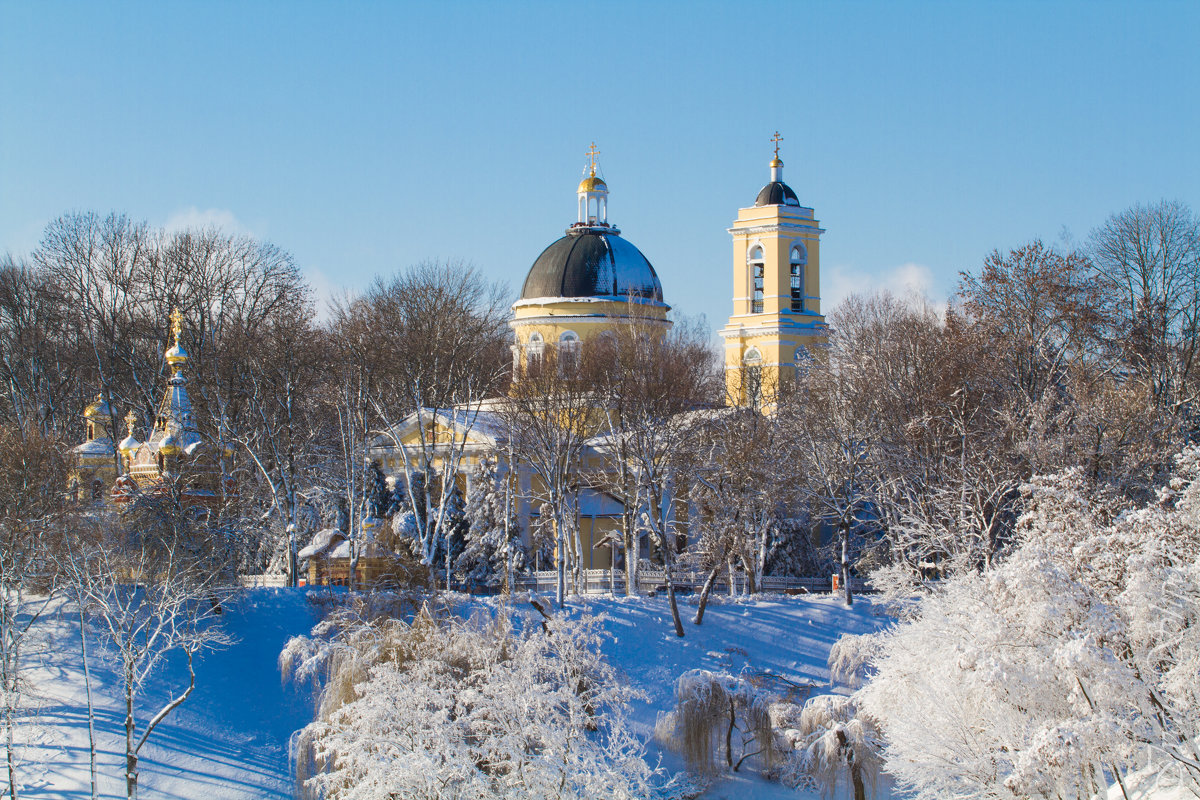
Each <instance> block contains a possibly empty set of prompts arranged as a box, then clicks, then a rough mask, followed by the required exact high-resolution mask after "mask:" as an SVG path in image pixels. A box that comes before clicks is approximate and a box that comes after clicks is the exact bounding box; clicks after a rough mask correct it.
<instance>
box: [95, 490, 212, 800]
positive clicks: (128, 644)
mask: <svg viewBox="0 0 1200 800" xmlns="http://www.w3.org/2000/svg"><path fill="white" fill-rule="evenodd" d="M229 544H230V543H229V541H228V538H227V536H226V535H224V534H223V533H222V532H221V531H218V530H214V529H212V528H210V527H209V526H208V525H207V524H205V523H204V522H203V521H202V519H201V518H200V517H198V515H197V514H196V513H195V511H194V510H193V509H190V508H188V507H186V506H185V505H184V504H183V495H182V493H181V487H178V486H168V487H167V489H166V490H165V491H164V492H163V493H161V494H160V495H158V496H155V497H143V498H141V499H140V500H139V502H138V504H137V506H135V508H134V509H132V510H130V511H128V512H126V513H124V514H122V515H121V516H118V517H114V518H112V519H111V520H110V521H109V523H108V524H107V525H104V526H103V527H102V528H101V530H100V536H99V537H98V538H97V540H96V541H95V542H93V543H90V544H87V543H85V544H84V545H82V546H81V547H80V548H79V551H78V557H79V558H80V559H81V560H82V567H81V569H80V573H81V574H82V575H83V576H85V577H84V581H85V582H84V585H83V591H82V592H81V596H82V599H83V600H84V601H85V603H86V605H87V607H88V609H89V610H90V611H91V612H92V614H93V615H94V616H95V618H96V619H97V620H98V622H99V625H100V627H101V629H102V630H103V631H104V634H105V637H106V638H107V639H108V641H109V642H110V646H111V649H112V651H113V653H114V654H115V658H116V660H117V662H118V666H119V669H120V674H121V691H122V699H123V701H124V706H125V726H124V727H125V785H126V794H127V796H128V797H129V798H131V800H132V798H136V797H137V788H138V754H139V753H140V752H141V749H142V747H143V746H144V745H145V744H146V741H147V740H148V739H149V737H150V735H151V734H152V733H153V732H154V729H155V728H156V727H157V726H158V725H159V724H160V723H161V722H162V721H163V720H164V719H166V718H167V717H168V716H169V715H170V714H171V712H173V711H174V710H175V709H176V708H178V707H179V706H180V705H181V704H182V703H183V702H184V701H185V700H187V698H188V697H189V696H190V695H191V693H192V691H193V690H194V689H195V686H196V672H195V658H196V656H197V655H198V654H199V653H201V652H202V651H204V650H206V649H213V648H219V647H223V646H226V645H228V644H229V643H230V641H231V640H230V638H229V636H228V635H227V634H226V633H225V631H224V630H223V629H222V627H221V626H220V625H219V623H218V620H217V619H216V618H217V617H218V615H219V614H220V613H221V608H222V606H221V604H222V602H223V601H224V600H225V598H226V597H227V596H228V595H229V593H230V592H231V591H232V588H231V587H232V586H233V582H232V580H231V579H232V571H231V569H230V568H229V566H228V565H229V563H230V561H229V553H228V545H229ZM172 652H179V653H182V654H183V656H184V657H185V659H186V663H187V672H188V683H187V685H186V686H185V687H183V688H182V689H179V690H176V691H174V692H173V693H172V694H171V696H170V697H169V699H168V700H167V701H166V702H165V703H164V704H163V705H162V706H161V707H159V708H158V710H157V711H155V712H154V713H153V714H152V715H151V716H150V718H149V719H148V720H146V721H145V722H144V723H143V724H142V725H141V726H139V724H138V719H137V701H138V698H139V697H140V696H141V694H142V691H143V689H145V687H146V686H148V685H149V684H150V683H151V682H152V681H154V680H156V679H157V678H158V677H159V674H160V668H161V666H162V664H163V661H164V659H165V658H166V657H167V656H168V654H170V653H172Z"/></svg>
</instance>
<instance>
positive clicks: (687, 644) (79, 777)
mask: <svg viewBox="0 0 1200 800" xmlns="http://www.w3.org/2000/svg"><path fill="white" fill-rule="evenodd" d="M487 602H488V601H482V600H472V601H470V605H474V604H476V603H481V604H482V603H487ZM570 605H571V607H572V608H573V609H577V610H582V609H585V608H586V609H588V610H590V611H591V612H593V613H603V614H605V615H607V617H608V619H607V621H606V622H605V627H606V628H607V630H608V631H609V632H611V633H612V635H613V639H612V640H611V641H609V642H608V643H607V644H606V645H605V648H604V649H605V653H606V655H607V656H608V657H609V658H610V660H611V661H612V662H613V663H614V664H615V665H617V666H618V668H619V669H620V670H622V671H623V672H624V673H625V674H626V675H627V677H628V679H629V680H630V682H632V683H633V684H634V685H636V686H637V687H638V688H640V689H642V690H643V691H645V692H646V693H647V695H648V696H649V699H648V700H647V701H646V702H640V703H638V704H637V705H636V707H635V709H634V719H635V722H636V724H637V727H638V730H639V731H640V732H642V733H643V734H644V735H645V736H646V737H647V739H649V738H650V736H651V734H652V732H653V727H654V722H655V719H656V717H657V715H658V713H659V712H660V711H666V710H668V709H669V708H671V706H672V704H673V699H674V698H673V690H674V681H675V678H676V677H677V676H678V675H679V674H680V673H682V672H684V671H686V670H689V669H693V668H697V667H699V668H704V669H710V670H726V671H731V672H735V673H736V672H739V671H741V670H743V669H747V670H750V671H753V672H770V673H773V674H776V675H780V676H782V677H784V678H787V679H789V680H792V681H804V680H809V681H813V682H815V683H817V684H819V686H818V688H817V689H815V691H816V692H823V691H829V689H828V680H829V673H828V669H827V668H826V664H825V662H826V659H827V657H828V654H829V648H830V646H831V645H832V644H833V642H834V641H836V639H837V638H838V636H840V635H841V634H842V633H846V632H848V633H865V632H869V631H874V630H878V629H879V628H880V627H882V626H883V625H885V624H886V623H887V619H886V618H885V617H882V616H877V615H875V614H874V613H872V611H873V609H872V606H871V602H870V598H866V597H864V598H859V599H858V600H857V601H856V602H855V604H854V606H853V607H852V608H850V609H847V608H845V607H844V606H843V605H842V604H841V602H840V600H839V599H837V598H832V597H829V596H824V595H811V596H807V597H778V598H770V599H766V600H761V601H757V602H752V603H743V602H730V601H728V600H727V599H725V598H717V599H715V600H714V601H713V603H711V604H710V605H709V608H708V611H707V612H706V614H705V619H704V624H703V625H701V626H699V627H697V626H695V625H692V623H691V618H692V617H693V616H694V614H695V607H694V605H689V604H688V602H687V598H684V600H683V605H682V607H681V611H682V613H683V615H684V619H685V627H686V629H687V636H686V637H685V638H683V639H679V638H677V637H676V636H675V634H674V631H673V628H672V626H671V621H670V613H669V611H668V608H667V604H666V600H665V599H663V598H637V599H623V598H616V599H614V598H599V597H597V598H590V599H586V600H580V601H575V602H572V603H571V604H570ZM515 607H516V609H517V610H520V611H522V612H524V611H526V610H528V609H529V608H530V606H529V605H528V604H527V603H524V602H522V601H518V602H516V604H515ZM315 620H316V610H315V609H314V607H313V606H312V605H311V604H309V603H308V602H307V601H306V600H305V594H304V592H303V591H295V590H287V589H254V590H251V591H249V592H248V593H247V594H246V595H244V596H243V598H242V599H241V600H240V601H239V602H238V603H237V604H236V606H234V607H232V608H230V609H229V611H228V613H227V614H226V624H227V625H228V626H229V630H230V631H231V632H232V633H233V634H234V635H235V636H236V637H237V640H238V641H237V643H236V644H235V645H234V646H233V647H231V648H230V649H228V650H225V651H222V652H217V653H210V654H207V655H206V656H205V657H204V659H203V660H202V661H201V662H200V664H199V665H198V667H197V687H196V691H195V693H194V694H193V695H192V697H190V698H189V699H188V701H187V702H186V703H184V705H183V706H181V707H180V708H179V709H178V710H177V711H176V712H175V713H174V714H173V715H172V716H171V717H170V718H168V720H167V721H166V722H164V723H163V724H162V725H161V726H160V727H159V728H158V729H157V730H156V731H155V732H154V734H153V735H152V736H151V738H150V742H149V743H148V744H147V745H146V747H145V748H144V749H143V752H142V761H141V774H142V779H141V786H142V787H143V789H144V790H145V794H146V796H148V797H159V798H170V799H171V800H241V799H242V798H247V799H248V798H264V797H265V798H285V797H290V796H291V790H290V781H289V777H288V761H287V743H288V738H289V737H290V735H291V734H292V732H293V731H295V730H296V729H298V728H300V727H302V726H303V725H304V724H305V723H306V722H308V720H309V719H310V718H311V705H310V701H309V698H308V695H307V693H306V692H305V691H303V690H302V688H298V687H295V686H283V685H282V684H281V682H280V678H279V672H278V670H277V668H276V658H277V656H278V654H279V651H280V649H281V648H282V646H283V644H284V642H285V641H286V640H287V639H288V638H289V637H290V636H293V635H296V634H302V633H307V632H308V630H309V629H310V628H311V626H312V625H313V623H314V622H315ZM50 627H52V628H53V633H54V635H55V636H56V637H57V641H56V646H55V649H54V654H53V656H52V657H51V659H50V663H49V664H48V665H47V666H46V667H45V668H44V669H42V670H41V671H40V672H39V674H38V676H37V679H38V682H39V685H40V690H41V692H42V693H43V694H44V695H45V697H46V701H45V703H44V708H43V722H44V724H45V725H46V726H47V727H48V728H49V730H50V733H51V734H52V741H50V742H49V743H47V744H45V745H43V746H41V747H40V748H38V749H36V750H32V751H31V752H28V753H27V758H26V761H27V764H26V767H25V768H24V772H23V774H24V776H25V782H26V787H25V796H26V797H30V798H48V799H51V800H59V799H60V798H61V799H64V800H65V798H79V797H86V796H87V787H88V769H87V729H86V707H85V704H84V698H83V688H82V679H81V670H80V662H79V656H78V639H77V636H78V628H77V623H75V622H73V621H72V620H71V619H70V618H69V617H64V618H57V619H54V620H52V621H51V623H50ZM93 673H94V674H93V681H94V690H93V692H94V697H95V701H96V704H97V708H98V728H99V731H98V733H99V737H100V738H99V745H100V747H99V749H100V763H99V771H100V773H101V792H102V796H104V797H123V796H124V785H123V782H122V781H121V778H120V776H121V760H122V757H123V738H122V737H123V728H122V715H123V711H122V710H121V707H120V702H119V699H118V696H119V681H118V680H117V676H115V675H114V674H113V673H112V672H111V669H110V668H105V667H104V666H103V665H102V664H100V663H94V664H93ZM185 674H186V673H184V672H183V670H182V664H172V665H169V666H168V668H167V677H168V681H174V683H171V684H170V685H172V686H178V682H179V681H180V680H181V679H182V676H183V675H185ZM165 694H166V687H165V686H163V685H161V684H160V685H159V686H158V687H157V688H156V689H154V690H152V691H151V692H150V695H149V696H148V698H147V699H148V701H149V700H157V701H161V699H162V698H163V697H164V696H165ZM149 705H151V703H150V702H147V703H146V704H145V706H146V707H147V708H148V707H149ZM651 749H652V754H653V755H658V754H659V751H658V750H657V748H655V747H653V746H652V748H651ZM662 755H663V758H664V763H665V764H666V765H667V766H668V767H670V768H673V769H678V768H679V767H680V763H679V761H678V760H677V759H675V758H674V757H673V756H672V755H671V754H662ZM35 761H36V762H41V763H39V764H36V765H35V764H34V763H32V762H35ZM705 797H706V798H710V800H720V799H721V798H735V797H736V798H738V800H766V799H767V798H776V797H778V798H782V797H788V798H801V799H803V800H808V798H807V797H806V795H804V794H803V793H796V792H794V791H791V790H787V789H785V788H783V787H781V786H779V785H777V784H770V783H767V782H765V781H761V780H758V779H757V778H755V777H753V776H747V777H737V778H733V779H727V780H724V781H722V782H720V783H718V784H716V785H715V786H714V787H713V788H712V789H711V790H710V791H709V792H708V793H707V794H706V795H705ZM812 798H813V800H815V798H816V795H813V796H812Z"/></svg>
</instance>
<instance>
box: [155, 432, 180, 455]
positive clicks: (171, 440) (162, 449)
mask: <svg viewBox="0 0 1200 800" xmlns="http://www.w3.org/2000/svg"><path fill="white" fill-rule="evenodd" d="M181 450H182V448H180V446H179V437H178V436H176V435H175V432H174V431H169V432H168V433H167V435H166V436H165V437H164V438H163V440H162V441H161V442H159V445H158V452H159V453H161V454H162V455H164V456H177V455H179V453H180V452H181Z"/></svg>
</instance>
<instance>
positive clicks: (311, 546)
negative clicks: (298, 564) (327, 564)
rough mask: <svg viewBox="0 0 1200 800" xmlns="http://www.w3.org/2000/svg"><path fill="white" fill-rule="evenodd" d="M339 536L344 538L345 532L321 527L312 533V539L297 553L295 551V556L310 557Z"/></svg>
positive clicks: (323, 549)
mask: <svg viewBox="0 0 1200 800" xmlns="http://www.w3.org/2000/svg"><path fill="white" fill-rule="evenodd" d="M338 536H340V537H341V538H343V539H345V538H346V534H344V533H342V532H341V531H339V530H338V529H337V528H322V529H321V530H319V531H317V532H316V533H314V534H313V537H312V540H311V541H309V543H308V545H307V546H306V547H305V548H303V549H302V550H301V551H300V552H299V553H296V558H300V559H304V558H312V557H313V556H316V555H320V554H321V553H323V552H325V550H326V549H328V548H329V546H330V545H331V544H333V540H334V538H335V537H338Z"/></svg>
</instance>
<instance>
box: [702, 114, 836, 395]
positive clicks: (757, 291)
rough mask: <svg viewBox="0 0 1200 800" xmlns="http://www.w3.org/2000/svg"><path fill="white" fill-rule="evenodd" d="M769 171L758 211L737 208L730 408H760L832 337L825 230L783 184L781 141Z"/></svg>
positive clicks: (725, 333)
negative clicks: (824, 277)
mask: <svg viewBox="0 0 1200 800" xmlns="http://www.w3.org/2000/svg"><path fill="white" fill-rule="evenodd" d="M777 136H778V135H777ZM770 166H771V182H770V183H768V184H767V185H766V186H764V187H763V188H762V190H761V191H759V193H758V197H757V198H756V199H755V202H754V205H752V206H749V207H747V208H742V209H739V210H738V215H737V219H736V220H734V223H733V227H731V228H729V233H730V235H732V237H733V314H732V316H730V317H729V322H728V323H726V325H725V327H724V328H722V329H721V331H720V335H721V338H722V339H723V340H724V343H725V388H726V394H727V398H728V402H729V403H730V404H731V405H752V406H756V407H760V408H761V407H764V406H769V405H770V404H771V403H772V402H773V398H774V396H775V395H776V394H777V393H778V392H779V391H781V390H783V389H784V388H785V387H786V386H787V385H788V384H789V383H791V382H794V380H795V378H796V374H797V370H800V371H803V370H804V369H805V368H806V364H807V362H808V361H809V360H811V359H812V358H813V356H814V354H815V352H816V350H817V349H818V348H820V347H822V346H824V344H825V342H826V339H827V335H826V325H825V318H824V317H823V316H822V315H821V234H822V233H824V232H825V231H824V230H823V229H822V228H821V226H820V224H819V223H818V222H817V220H816V219H815V217H814V213H813V209H811V208H807V207H805V206H802V205H800V201H799V199H798V198H797V197H796V193H795V192H794V191H792V188H791V187H790V186H788V185H787V184H786V183H784V182H783V162H782V161H781V160H780V159H779V147H778V140H776V149H775V158H774V159H772V161H771V165H770Z"/></svg>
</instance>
